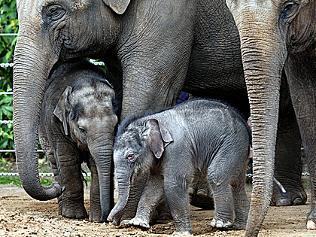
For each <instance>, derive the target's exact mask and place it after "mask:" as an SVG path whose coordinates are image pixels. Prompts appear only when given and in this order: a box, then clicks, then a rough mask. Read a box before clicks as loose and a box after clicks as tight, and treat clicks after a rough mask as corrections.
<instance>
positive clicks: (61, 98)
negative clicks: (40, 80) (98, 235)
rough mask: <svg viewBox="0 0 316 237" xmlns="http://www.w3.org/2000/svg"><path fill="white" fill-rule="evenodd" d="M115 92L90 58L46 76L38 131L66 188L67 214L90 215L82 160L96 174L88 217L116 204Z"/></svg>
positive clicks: (63, 204)
mask: <svg viewBox="0 0 316 237" xmlns="http://www.w3.org/2000/svg"><path fill="white" fill-rule="evenodd" d="M114 96H115V93H114V89H113V88H112V86H111V84H110V83H109V82H108V81H107V80H106V79H105V75H104V73H103V72H102V71H101V70H100V69H98V68H97V67H96V66H94V65H92V64H90V63H88V62H87V61H79V62H69V63H65V64H62V65H61V66H59V67H57V69H56V70H54V72H53V73H52V75H51V76H50V79H49V81H48V82H47V86H46V90H45V97H44V98H45V99H44V101H43V104H42V112H41V122H40V130H39V134H40V140H41V143H42V146H43V148H44V150H45V151H46V154H47V156H48V158H49V160H50V162H51V165H52V169H53V172H54V175H55V179H56V181H57V183H58V184H55V185H61V187H62V189H63V192H62V195H61V196H60V197H59V212H60V214H61V215H63V216H65V217H69V218H85V217H86V216H87V212H86V210H85V207H84V199H83V179H82V173H81V163H82V162H83V161H85V162H87V163H88V166H89V168H90V171H91V175H92V181H91V195H90V203H91V204H90V220H91V221H97V222H99V221H101V220H102V219H103V220H104V219H106V217H107V215H108V214H109V212H110V210H111V208H112V207H113V193H112V192H113V187H112V181H111V179H112V177H111V162H112V146H113V140H114V128H115V126H116V123H117V116H116V114H115V111H114V106H115V105H114V103H115V98H114ZM100 198H101V201H100ZM101 204H102V205H101Z"/></svg>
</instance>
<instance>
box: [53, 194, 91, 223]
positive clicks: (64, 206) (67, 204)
mask: <svg viewBox="0 0 316 237" xmlns="http://www.w3.org/2000/svg"><path fill="white" fill-rule="evenodd" d="M59 214H60V215H62V216H63V217H66V218H70V219H85V218H87V217H88V213H87V211H86V208H85V207H84V205H83V201H82V202H78V201H77V200H76V201H71V200H65V199H64V198H62V199H61V200H60V201H59Z"/></svg>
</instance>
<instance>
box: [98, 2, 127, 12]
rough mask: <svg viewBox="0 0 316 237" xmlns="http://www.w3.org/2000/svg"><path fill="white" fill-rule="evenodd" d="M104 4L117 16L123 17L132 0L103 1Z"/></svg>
mask: <svg viewBox="0 0 316 237" xmlns="http://www.w3.org/2000/svg"><path fill="white" fill-rule="evenodd" d="M103 2H104V3H105V4H106V5H107V6H109V7H110V8H111V9H112V10H113V11H114V12H115V13H116V14H119V15H122V14H123V13H124V12H125V11H126V9H127V7H128V5H129V3H130V0H103Z"/></svg>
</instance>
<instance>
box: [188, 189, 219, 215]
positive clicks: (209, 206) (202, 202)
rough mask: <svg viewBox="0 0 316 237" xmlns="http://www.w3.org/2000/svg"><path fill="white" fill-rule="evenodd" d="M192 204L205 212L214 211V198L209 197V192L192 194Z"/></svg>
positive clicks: (202, 191)
mask: <svg viewBox="0 0 316 237" xmlns="http://www.w3.org/2000/svg"><path fill="white" fill-rule="evenodd" d="M190 204H191V205H193V206H195V207H199V208H202V209H205V210H213V209H214V200H213V197H212V196H210V195H209V192H208V190H205V189H199V190H197V192H195V193H192V194H191V201H190Z"/></svg>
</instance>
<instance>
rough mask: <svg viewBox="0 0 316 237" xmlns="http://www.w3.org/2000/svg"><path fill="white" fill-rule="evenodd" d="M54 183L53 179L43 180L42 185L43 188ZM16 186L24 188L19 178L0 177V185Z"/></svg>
mask: <svg viewBox="0 0 316 237" xmlns="http://www.w3.org/2000/svg"><path fill="white" fill-rule="evenodd" d="M52 182H53V178H41V184H42V185H43V186H49V185H51V184H52ZM4 184H6V185H15V186H18V187H22V182H21V180H20V178H19V177H17V176H2V177H0V185H4Z"/></svg>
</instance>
